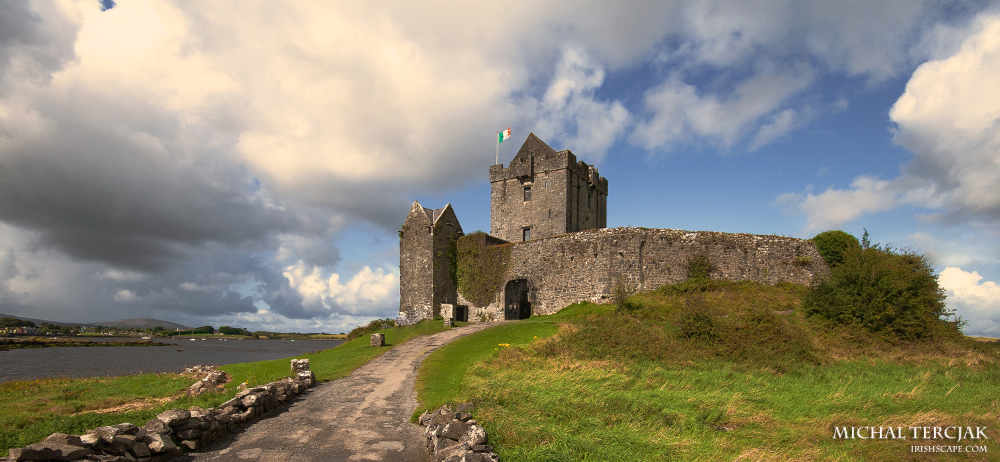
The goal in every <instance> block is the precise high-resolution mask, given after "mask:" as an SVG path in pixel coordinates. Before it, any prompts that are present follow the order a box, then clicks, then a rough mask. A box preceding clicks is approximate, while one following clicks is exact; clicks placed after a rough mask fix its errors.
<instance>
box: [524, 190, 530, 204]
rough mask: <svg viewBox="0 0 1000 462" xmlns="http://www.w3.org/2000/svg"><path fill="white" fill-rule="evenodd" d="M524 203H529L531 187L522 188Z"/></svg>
mask: <svg viewBox="0 0 1000 462" xmlns="http://www.w3.org/2000/svg"><path fill="white" fill-rule="evenodd" d="M524 201H525V202H530V201H531V186H525V187H524Z"/></svg>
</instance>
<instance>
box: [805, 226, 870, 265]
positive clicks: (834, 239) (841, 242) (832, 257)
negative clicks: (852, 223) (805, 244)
mask: <svg viewBox="0 0 1000 462" xmlns="http://www.w3.org/2000/svg"><path fill="white" fill-rule="evenodd" d="M812 241H813V242H814V243H815V244H816V249H817V250H819V254H820V255H821V256H823V260H824V261H825V262H826V264H827V265H830V267H831V268H833V267H834V266H837V265H839V264H841V263H843V262H844V251H846V250H847V249H849V248H851V247H858V246H860V245H861V244H860V243H859V242H858V238H856V237H854V236H852V235H850V234H847V233H845V232H843V231H840V230H837V231H824V232H822V233H819V234H817V235H816V236H815V237H813V238H812Z"/></svg>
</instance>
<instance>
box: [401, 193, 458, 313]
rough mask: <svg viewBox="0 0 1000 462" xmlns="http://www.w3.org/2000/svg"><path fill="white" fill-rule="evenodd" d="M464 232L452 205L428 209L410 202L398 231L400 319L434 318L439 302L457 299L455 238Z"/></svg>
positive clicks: (453, 301)
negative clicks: (454, 261) (404, 219)
mask: <svg viewBox="0 0 1000 462" xmlns="http://www.w3.org/2000/svg"><path fill="white" fill-rule="evenodd" d="M463 235H464V233H463V232H462V225H460V224H459V223H458V217H456V216H455V211H454V210H453V209H452V208H451V204H447V205H445V206H444V207H442V208H440V209H428V208H425V207H423V206H421V205H420V203H419V202H417V201H413V206H412V207H410V213H409V214H408V215H407V216H406V221H404V222H403V228H402V229H401V230H400V231H399V316H400V318H401V321H405V322H416V321H419V320H421V319H425V318H433V317H434V316H437V315H438V314H440V310H441V304H442V303H452V304H453V303H455V302H456V301H457V297H458V289H457V288H456V287H455V280H454V271H453V265H452V263H453V262H452V260H453V259H454V258H455V257H454V249H455V241H456V240H457V239H458V238H459V237H461V236H463Z"/></svg>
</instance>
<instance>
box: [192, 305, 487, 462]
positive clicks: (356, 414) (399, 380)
mask: <svg viewBox="0 0 1000 462" xmlns="http://www.w3.org/2000/svg"><path fill="white" fill-rule="evenodd" d="M497 324H499V323H497V322H493V323H479V324H470V325H467V326H462V327H456V328H454V329H449V330H447V331H444V332H441V333H438V334H434V335H430V336H423V337H416V338H413V339H411V340H410V341H408V342H406V343H404V344H402V345H399V346H396V347H395V348H393V349H392V350H391V351H389V352H387V353H385V354H383V355H381V356H379V357H378V358H375V359H374V360H372V361H371V362H369V363H368V364H365V365H364V366H362V367H360V368H358V369H357V370H355V371H354V372H353V373H351V375H349V376H347V377H344V378H342V379H339V380H334V381H332V382H324V383H320V384H318V385H316V386H315V387H313V388H311V389H309V390H308V391H306V392H304V393H303V394H302V395H300V397H299V398H298V399H296V400H295V401H293V402H292V403H291V404H290V405H289V406H287V407H284V408H281V409H277V410H275V411H272V412H270V413H268V414H266V415H265V416H264V417H262V418H261V419H259V420H257V421H256V422H254V423H253V424H250V425H248V426H246V427H244V428H243V429H241V430H239V431H237V432H234V433H230V434H229V435H227V436H225V437H223V438H221V439H219V440H218V441H216V442H214V443H212V444H211V445H209V446H207V447H206V448H204V449H201V450H198V451H196V452H192V453H188V454H185V455H183V456H181V457H178V458H175V459H173V462H187V461H219V462H224V461H243V460H259V461H281V462H285V461H293V460H294V461H324V462H326V461H331V462H334V461H426V460H428V459H429V455H428V453H427V451H426V449H425V439H424V436H423V430H422V429H421V427H419V426H417V425H415V424H411V423H410V415H411V414H413V411H414V410H415V409H416V407H417V403H416V399H415V396H416V394H415V392H414V389H413V385H414V381H415V380H416V376H417V368H418V367H419V366H420V363H421V361H423V360H424V358H426V357H427V355H429V354H430V352H431V351H433V350H435V349H437V348H438V347H440V346H441V345H444V344H446V343H449V342H451V341H452V340H455V339H457V338H459V337H463V336H465V335H468V334H471V333H473V332H478V331H480V330H483V329H485V328H487V327H491V326H494V325H497Z"/></svg>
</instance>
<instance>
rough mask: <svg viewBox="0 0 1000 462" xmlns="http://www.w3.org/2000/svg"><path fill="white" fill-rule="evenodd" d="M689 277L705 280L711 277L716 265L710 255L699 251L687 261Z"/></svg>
mask: <svg viewBox="0 0 1000 462" xmlns="http://www.w3.org/2000/svg"><path fill="white" fill-rule="evenodd" d="M687 270H688V279H694V280H703V279H709V278H711V276H712V272H713V271H715V265H714V264H712V260H710V259H709V258H708V255H706V254H704V253H699V254H697V255H694V256H692V257H691V258H689V259H688V262H687Z"/></svg>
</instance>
